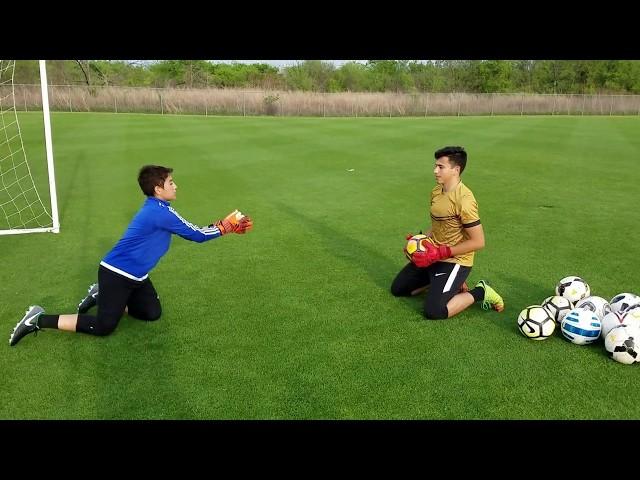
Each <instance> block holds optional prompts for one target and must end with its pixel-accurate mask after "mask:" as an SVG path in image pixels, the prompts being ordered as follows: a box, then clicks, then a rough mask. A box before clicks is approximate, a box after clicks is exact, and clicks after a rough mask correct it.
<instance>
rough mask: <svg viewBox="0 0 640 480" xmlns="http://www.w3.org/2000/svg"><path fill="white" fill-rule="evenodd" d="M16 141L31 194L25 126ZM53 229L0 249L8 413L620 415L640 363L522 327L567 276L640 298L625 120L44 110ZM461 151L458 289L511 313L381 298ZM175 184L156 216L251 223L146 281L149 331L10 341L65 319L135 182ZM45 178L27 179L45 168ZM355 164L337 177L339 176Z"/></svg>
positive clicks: (35, 132) (135, 191)
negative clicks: (246, 230)
mask: <svg viewBox="0 0 640 480" xmlns="http://www.w3.org/2000/svg"><path fill="white" fill-rule="evenodd" d="M20 119H21V122H22V130H23V136H24V138H25V142H26V144H25V146H26V149H27V153H28V155H29V158H30V163H31V165H32V168H33V170H34V172H35V175H36V177H37V179H38V185H39V188H40V191H41V193H44V194H45V196H46V189H47V186H46V178H43V177H44V175H43V174H42V167H38V166H37V165H36V164H37V163H44V161H43V160H39V158H40V157H41V156H42V155H43V146H42V145H41V141H40V139H39V135H40V134H39V129H40V128H41V126H40V125H41V117H39V116H38V115H36V114H23V115H21V117H20ZM52 125H53V135H54V150H55V155H56V175H57V180H58V196H59V206H60V217H61V224H62V228H61V233H60V234H57V235H54V234H33V235H17V236H5V237H0V252H1V256H0V258H1V260H2V264H1V266H2V281H1V283H0V299H1V303H0V333H2V332H4V333H3V334H4V335H5V336H4V337H3V338H4V340H3V342H4V347H0V350H2V352H3V353H2V354H1V355H0V370H1V371H2V376H1V380H0V418H2V419H629V418H632V419H638V418H640V401H638V399H639V398H640V367H638V366H637V365H633V366H625V365H622V364H618V363H616V362H614V361H613V360H611V359H609V358H608V357H607V356H606V352H605V350H604V347H603V346H602V343H601V342H598V343H597V344H595V345H590V346H577V345H573V344H571V343H569V342H567V341H565V340H564V339H563V338H562V335H561V334H560V332H559V329H556V333H555V334H554V337H553V338H550V339H548V340H546V341H543V342H535V341H531V340H528V339H526V338H524V337H523V336H522V335H521V334H520V333H519V331H518V329H517V325H516V317H517V315H518V313H519V312H520V310H521V309H522V308H523V307H525V306H527V305H529V304H535V303H539V302H541V301H542V300H543V299H544V298H545V297H546V296H548V295H551V294H552V293H553V288H554V286H555V284H556V282H557V281H558V280H559V279H560V278H562V277H564V276H567V275H580V276H582V277H583V278H585V279H586V280H587V281H588V282H589V283H590V285H591V289H592V293H593V294H595V295H600V296H603V297H605V298H607V299H609V298H611V297H612V296H613V295H614V294H616V293H619V292H623V291H632V292H636V293H640V288H639V285H640V284H639V283H638V270H637V266H638V261H637V258H638V257H637V255H638V253H637V252H638V248H637V238H636V237H637V235H636V232H635V225H636V221H635V220H636V219H637V215H638V213H637V206H638V205H639V204H640V191H639V190H638V188H637V187H638V185H639V184H640V173H639V168H638V166H639V165H638V158H640V157H639V154H640V135H638V133H639V132H640V119H639V118H637V117H519V116H518V117H460V118H426V119H395V118H394V119H386V118H370V119H362V118H360V119H354V118H341V119H328V118H327V119H323V118H320V119H315V118H314V119H310V118H272V117H265V118H223V117H189V116H157V115H150V116H144V115H112V114H54V115H53V119H52ZM450 144H454V145H464V146H465V147H466V148H467V151H468V152H469V163H468V165H467V169H466V171H465V172H464V175H463V180H464V182H465V183H466V184H467V185H468V186H469V187H470V188H471V189H472V190H473V192H474V193H475V196H476V198H477V200H478V203H479V207H480V217H481V219H482V223H483V226H484V231H485V235H486V247H485V249H484V250H482V251H481V252H479V253H478V254H477V255H476V262H475V265H474V268H473V270H472V272H471V275H470V277H469V283H470V284H475V282H476V281H478V280H480V279H482V278H484V279H487V280H488V281H489V282H490V283H491V284H492V285H493V286H494V287H495V288H496V289H497V290H498V291H499V292H500V293H501V294H502V295H503V297H504V298H505V302H506V309H505V311H504V312H503V313H501V314H498V313H496V312H494V311H488V312H487V311H483V310H482V309H481V308H480V306H479V305H474V306H472V307H471V308H470V309H468V310H467V311H465V312H463V313H462V314H460V315H459V316H457V317H454V318H452V319H449V320H442V321H429V320H425V319H424V318H423V317H422V314H421V310H422V297H419V298H410V299H399V298H394V297H392V296H391V294H390V293H389V286H390V283H391V281H392V279H393V278H394V276H395V275H396V273H397V272H398V271H399V270H400V268H402V266H403V265H404V264H405V260H404V257H403V255H402V252H401V249H402V247H403V245H404V235H405V234H406V233H407V232H410V231H411V232H417V230H419V229H421V228H423V229H424V228H426V227H427V226H428V201H429V200H428V199H429V191H430V190H431V188H432V187H433V185H434V180H433V175H432V169H433V162H434V160H433V151H434V150H436V149H437V148H439V147H442V146H444V145H450ZM149 163H154V164H160V165H166V166H171V167H173V168H174V169H175V171H174V178H175V181H176V183H177V185H178V199H177V201H175V202H174V204H173V205H174V207H175V208H176V209H177V210H178V211H179V212H180V213H181V215H182V216H184V217H185V218H187V219H188V220H190V221H192V222H194V223H196V224H199V225H204V224H207V223H209V222H211V221H212V220H215V219H218V218H220V217H222V216H224V214H226V213H227V212H229V211H231V210H233V209H234V208H239V209H241V210H242V211H243V212H245V213H248V214H250V215H251V216H252V217H253V219H254V222H255V224H254V230H253V231H252V232H251V233H250V234H248V235H246V236H239V235H235V236H230V237H223V238H220V239H217V240H214V241H211V242H208V243H205V244H196V243H191V242H187V241H185V240H183V239H181V238H179V237H174V239H173V243H172V247H171V249H170V250H169V252H168V254H167V255H166V256H165V257H164V258H163V259H162V260H161V262H160V263H159V265H158V266H157V267H156V269H155V270H154V271H153V272H152V274H151V278H152V279H153V282H154V284H155V286H156V288H157V289H158V291H159V294H160V299H161V301H162V304H163V316H162V318H161V319H160V320H159V321H158V322H154V323H145V322H141V321H138V320H135V319H131V318H129V317H126V316H125V317H123V319H122V320H121V322H120V325H119V327H118V329H117V330H116V331H115V332H114V333H113V334H112V335H111V336H109V337H104V338H98V337H91V336H88V335H82V334H71V333H68V332H60V331H54V330H43V331H41V332H40V333H39V334H38V335H37V336H33V335H30V336H27V337H25V338H24V339H23V340H22V341H21V342H20V343H19V344H18V345H17V346H16V347H14V348H11V347H9V345H8V339H9V334H10V333H11V329H12V328H13V326H14V325H15V323H16V322H17V321H18V320H19V319H20V317H21V316H22V315H23V313H24V310H25V309H26V307H27V306H28V305H30V304H34V303H37V304H40V305H42V306H43V307H45V309H46V310H47V312H49V313H72V312H74V311H75V307H76V305H77V303H78V301H79V300H80V299H81V298H82V297H83V296H84V294H85V293H86V288H87V286H88V285H89V284H90V283H92V282H94V281H95V280H96V274H97V265H98V262H99V261H100V259H101V258H102V256H103V255H104V254H105V253H106V252H107V251H108V250H109V249H110V248H111V247H112V246H113V244H114V243H115V242H116V241H117V240H118V239H119V238H120V235H121V234H122V233H123V231H124V230H125V228H126V226H127V224H128V222H129V221H130V219H131V218H132V216H133V214H134V213H135V212H136V211H137V209H138V208H139V207H140V205H141V204H142V202H143V200H144V198H143V196H142V194H141V192H140V190H139V187H138V185H137V181H136V177H137V172H138V170H139V168H140V167H141V166H142V165H144V164H149ZM42 166H44V165H42ZM350 169H354V170H353V171H349V170H350Z"/></svg>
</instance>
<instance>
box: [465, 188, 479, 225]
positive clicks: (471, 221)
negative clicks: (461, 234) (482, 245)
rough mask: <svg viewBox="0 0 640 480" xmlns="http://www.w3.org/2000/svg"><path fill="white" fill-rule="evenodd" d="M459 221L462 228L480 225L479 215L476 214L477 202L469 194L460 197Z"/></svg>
mask: <svg viewBox="0 0 640 480" xmlns="http://www.w3.org/2000/svg"><path fill="white" fill-rule="evenodd" d="M460 220H461V222H462V226H463V227H464V228H471V227H475V226H476V225H480V215H479V213H478V202H476V198H475V197H474V196H473V194H472V193H471V192H469V193H468V194H467V195H464V196H463V197H462V202H461V206H460Z"/></svg>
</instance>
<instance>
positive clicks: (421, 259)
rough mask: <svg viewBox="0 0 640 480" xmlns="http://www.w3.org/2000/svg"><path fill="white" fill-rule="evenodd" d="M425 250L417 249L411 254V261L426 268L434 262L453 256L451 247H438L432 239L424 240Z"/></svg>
mask: <svg viewBox="0 0 640 480" xmlns="http://www.w3.org/2000/svg"><path fill="white" fill-rule="evenodd" d="M422 245H423V246H424V247H425V248H426V250H425V251H424V252H421V251H417V252H415V253H414V254H413V255H412V256H411V261H412V262H413V264H414V265H415V266H416V267H420V268H425V267H428V266H429V265H431V264H432V263H435V262H439V261H440V260H444V259H445V258H449V257H450V256H451V248H449V247H447V246H446V245H440V246H438V247H436V246H435V245H434V244H433V243H431V241H429V240H423V241H422Z"/></svg>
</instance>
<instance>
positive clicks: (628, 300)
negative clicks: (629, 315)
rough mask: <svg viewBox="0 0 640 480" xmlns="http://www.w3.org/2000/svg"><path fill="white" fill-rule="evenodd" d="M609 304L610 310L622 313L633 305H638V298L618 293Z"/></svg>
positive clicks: (632, 294)
mask: <svg viewBox="0 0 640 480" xmlns="http://www.w3.org/2000/svg"><path fill="white" fill-rule="evenodd" d="M609 303H610V304H611V310H613V311H614V312H622V311H624V310H627V309H628V308H630V307H632V306H634V305H640V297H638V296H637V295H636V294H634V293H619V294H617V295H616V296H614V297H613V298H612V299H611V301H610V302H609Z"/></svg>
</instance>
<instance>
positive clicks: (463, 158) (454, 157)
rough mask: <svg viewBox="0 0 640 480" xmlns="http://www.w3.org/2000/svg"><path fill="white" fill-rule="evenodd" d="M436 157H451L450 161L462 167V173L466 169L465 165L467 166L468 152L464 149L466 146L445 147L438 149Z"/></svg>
mask: <svg viewBox="0 0 640 480" xmlns="http://www.w3.org/2000/svg"><path fill="white" fill-rule="evenodd" d="M434 157H435V158H436V160H437V159H439V158H440V157H449V162H450V163H451V164H452V165H453V166H455V165H458V166H459V167H460V175H462V172H463V171H464V167H466V166H467V152H465V151H464V147H443V148H441V149H440V150H436V153H434Z"/></svg>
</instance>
